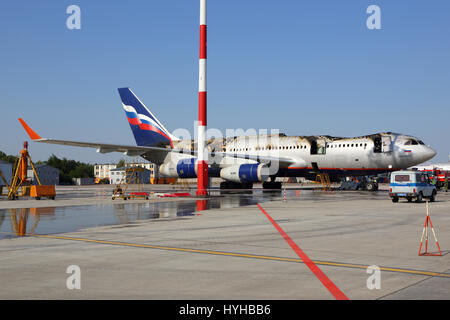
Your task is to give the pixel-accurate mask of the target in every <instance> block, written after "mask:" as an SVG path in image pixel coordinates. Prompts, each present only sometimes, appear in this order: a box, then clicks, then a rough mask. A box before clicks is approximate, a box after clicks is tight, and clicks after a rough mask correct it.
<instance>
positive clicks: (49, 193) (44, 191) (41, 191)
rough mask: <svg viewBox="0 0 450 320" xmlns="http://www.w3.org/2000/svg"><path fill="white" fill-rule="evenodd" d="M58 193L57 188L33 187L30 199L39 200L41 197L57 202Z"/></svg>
mask: <svg viewBox="0 0 450 320" xmlns="http://www.w3.org/2000/svg"><path fill="white" fill-rule="evenodd" d="M55 196H56V192H55V186H54V185H52V186H31V188H30V197H33V198H36V200H39V199H40V198H41V197H48V198H50V199H53V200H55Z"/></svg>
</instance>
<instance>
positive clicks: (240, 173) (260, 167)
mask: <svg viewBox="0 0 450 320" xmlns="http://www.w3.org/2000/svg"><path fill="white" fill-rule="evenodd" d="M220 177H221V178H222V179H224V180H228V181H233V182H237V183H241V182H258V181H260V182H264V181H266V180H267V179H268V178H269V168H268V167H267V166H266V165H265V164H259V163H246V164H241V165H235V166H229V167H226V168H223V169H222V170H220Z"/></svg>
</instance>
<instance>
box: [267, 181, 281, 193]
mask: <svg viewBox="0 0 450 320" xmlns="http://www.w3.org/2000/svg"><path fill="white" fill-rule="evenodd" d="M263 189H264V190H273V191H279V190H281V182H274V181H266V182H264V183H263Z"/></svg>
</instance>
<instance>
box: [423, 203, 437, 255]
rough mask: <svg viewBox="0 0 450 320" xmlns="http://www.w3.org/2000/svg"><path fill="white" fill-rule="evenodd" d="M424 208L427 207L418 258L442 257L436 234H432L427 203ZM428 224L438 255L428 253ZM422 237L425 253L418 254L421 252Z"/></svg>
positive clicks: (432, 229)
mask: <svg viewBox="0 0 450 320" xmlns="http://www.w3.org/2000/svg"><path fill="white" fill-rule="evenodd" d="M426 207H427V217H426V218H425V224H424V225H423V231H422V238H421V239H420V247H419V256H442V251H441V248H440V246H439V242H438V240H437V238H436V233H435V232H434V228H433V224H432V223H431V218H430V214H429V211H428V201H427V202H426ZM428 224H429V225H430V227H431V231H432V232H433V236H434V241H436V245H437V248H438V250H439V254H437V253H431V252H428ZM424 235H425V251H424V252H422V253H420V251H421V250H422V243H423V239H424Z"/></svg>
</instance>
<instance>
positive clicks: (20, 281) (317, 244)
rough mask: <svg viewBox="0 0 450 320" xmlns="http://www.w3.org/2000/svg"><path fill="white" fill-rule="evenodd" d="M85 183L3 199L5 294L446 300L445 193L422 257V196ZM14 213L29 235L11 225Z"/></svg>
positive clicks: (434, 207) (1, 273) (449, 285)
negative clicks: (196, 192) (155, 195)
mask: <svg viewBox="0 0 450 320" xmlns="http://www.w3.org/2000/svg"><path fill="white" fill-rule="evenodd" d="M80 190H81V191H80ZM80 190H75V189H73V190H68V189H66V191H67V193H64V192H59V193H57V195H63V196H61V197H58V199H57V200H55V201H53V202H52V201H51V200H40V201H35V200H19V201H6V200H2V201H0V208H1V209H0V221H1V222H0V232H1V233H0V281H1V284H2V285H1V288H0V299H171V300H172V299H206V300H209V299H225V300H233V299H270V300H277V299H289V300H290V299H335V298H336V296H339V293H341V294H342V295H340V297H343V296H345V297H348V298H349V299H450V260H449V259H450V257H449V255H448V253H449V252H450V234H449V233H448V232H446V231H447V230H448V229H449V228H450V212H449V208H450V206H449V204H450V193H447V194H446V193H442V192H439V193H438V196H437V201H436V202H434V203H430V204H429V208H430V216H431V220H432V222H433V226H434V228H435V231H436V235H437V238H438V240H439V244H440V248H441V249H442V253H443V256H418V250H419V242H420V238H421V235H422V230H423V225H424V221H425V215H426V211H425V203H407V202H399V203H392V202H391V201H390V199H389V197H388V195H387V192H386V191H378V192H374V193H369V192H355V191H331V192H323V191H320V190H309V189H302V188H294V189H292V188H289V189H288V190H287V191H286V198H287V201H284V200H283V198H284V194H283V193H280V192H278V193H272V194H270V193H263V192H262V191H261V190H258V189H256V190H254V191H253V193H251V194H233V195H222V196H220V195H219V194H215V193H213V197H211V198H210V199H208V200H199V199H196V198H184V199H182V198H179V199H178V198H171V199H165V198H163V199H152V200H148V201H146V200H132V201H129V202H125V201H123V200H119V201H117V202H116V200H114V201H112V200H111V199H110V198H108V197H107V196H105V195H104V194H102V191H101V190H102V189H98V188H94V187H93V188H81V189H80ZM99 190H100V191H99ZM71 195H73V196H72V197H71ZM204 208H206V209H207V210H202V211H199V209H204ZM21 216H22V217H25V218H26V222H27V223H26V225H27V226H26V228H27V229H26V230H27V231H26V232H27V233H28V234H30V233H33V234H30V235H28V236H25V237H19V236H17V235H16V234H17V231H18V230H19V229H20V217H21ZM14 222H16V223H14ZM33 228H34V229H33ZM428 246H429V249H430V250H431V251H433V252H436V251H437V249H436V247H435V243H434V239H433V235H432V233H430V235H429V242H428ZM71 265H76V266H79V268H80V283H81V289H79V290H78V289H73V290H70V289H68V288H67V286H66V284H67V283H66V281H67V280H68V278H69V277H70V276H71V274H69V273H66V270H67V268H68V267H69V266H71ZM368 266H377V267H379V268H380V277H379V280H380V281H379V284H380V288H379V289H377V288H372V289H369V288H368V280H369V287H370V284H373V283H376V282H373V281H372V280H373V279H374V278H373V276H374V274H373V273H368V272H367V267H368ZM370 277H372V278H370Z"/></svg>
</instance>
